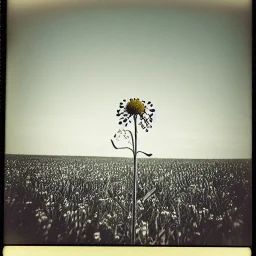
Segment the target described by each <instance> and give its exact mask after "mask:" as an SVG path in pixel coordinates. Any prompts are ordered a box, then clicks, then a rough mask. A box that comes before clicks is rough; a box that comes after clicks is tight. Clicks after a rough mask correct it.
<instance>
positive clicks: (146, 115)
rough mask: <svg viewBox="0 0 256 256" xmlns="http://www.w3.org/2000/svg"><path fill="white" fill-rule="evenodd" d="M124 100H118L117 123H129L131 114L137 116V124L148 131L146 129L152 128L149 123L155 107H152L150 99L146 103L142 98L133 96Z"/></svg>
mask: <svg viewBox="0 0 256 256" xmlns="http://www.w3.org/2000/svg"><path fill="white" fill-rule="evenodd" d="M126 102H127V101H126V100H123V101H122V102H120V105H119V109H118V110H117V114H116V115H117V116H118V117H120V118H119V124H120V125H121V124H124V125H125V126H127V125H128V123H131V120H130V118H131V117H132V116H135V117H137V116H139V117H140V122H139V123H138V124H139V125H140V126H141V128H142V129H146V132H148V129H149V128H152V125H151V123H152V121H153V113H154V112H155V109H153V108H152V107H153V104H152V103H151V101H148V102H147V103H146V102H145V101H144V100H140V99H138V98H133V99H130V101H128V102H127V103H126Z"/></svg>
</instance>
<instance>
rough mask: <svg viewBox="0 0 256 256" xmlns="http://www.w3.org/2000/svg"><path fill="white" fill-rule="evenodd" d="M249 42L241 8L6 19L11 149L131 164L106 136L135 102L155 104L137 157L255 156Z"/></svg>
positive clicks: (105, 11) (113, 11)
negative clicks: (126, 103)
mask: <svg viewBox="0 0 256 256" xmlns="http://www.w3.org/2000/svg"><path fill="white" fill-rule="evenodd" d="M250 36H251V28H250V19H249V15H248V13H244V12H238V11H236V12H232V11H230V12H229V11H227V10H226V11H223V12H221V11H210V10H209V11H202V10H200V9H193V10H192V9H191V10H190V9H182V8H176V9H175V8H173V9H168V8H166V9H161V8H157V9H150V8H149V9H136V8H130V9H124V8H98V9H97V8H95V9H88V8H87V9H86V8H79V10H77V9H72V10H70V11H61V10H59V11H56V10H55V11H52V12H51V11H48V12H46V13H44V14H43V15H42V14H38V15H37V13H35V12H34V13H33V15H31V17H30V16H29V15H27V16H23V17H18V16H15V14H9V15H8V36H7V40H8V45H7V80H6V91H7V95H6V154H33V155H79V156H111V157H132V155H131V152H130V151H128V150H116V149H114V148H113V147H112V145H111V142H110V139H112V138H113V135H114V134H115V133H116V132H117V131H118V130H119V129H120V128H122V127H120V126H119V125H118V117H116V110H117V109H118V106H119V102H120V101H122V100H123V99H130V98H133V97H136V98H140V99H144V100H146V101H149V100H150V101H152V103H153V104H154V106H155V109H156V114H155V118H154V121H153V128H152V129H151V130H150V131H149V132H148V133H146V132H145V131H144V130H142V129H141V128H139V129H138V150H142V151H145V152H147V153H152V154H153V157H156V158H158V157H159V158H251V137H252V135H251V115H252V114H251V108H252V107H251V104H252V102H251V38H250ZM128 128H129V129H131V130H132V131H133V129H134V127H133V126H132V125H130V126H128ZM116 145H117V146H127V142H126V141H125V140H124V141H119V142H116ZM141 157H143V156H141Z"/></svg>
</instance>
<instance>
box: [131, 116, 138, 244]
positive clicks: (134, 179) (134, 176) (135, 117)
mask: <svg viewBox="0 0 256 256" xmlns="http://www.w3.org/2000/svg"><path fill="white" fill-rule="evenodd" d="M133 119H134V152H133V153H134V154H133V157H134V173H133V200H132V201H133V204H132V205H133V208H132V236H131V238H132V241H131V242H132V244H134V245H135V238H136V230H135V225H136V218H137V216H136V215H137V116H136V115H134V116H133Z"/></svg>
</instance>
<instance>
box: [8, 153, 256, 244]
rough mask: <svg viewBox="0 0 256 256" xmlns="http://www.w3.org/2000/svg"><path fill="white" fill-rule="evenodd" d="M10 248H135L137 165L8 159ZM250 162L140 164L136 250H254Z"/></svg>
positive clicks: (106, 160)
mask: <svg viewBox="0 0 256 256" xmlns="http://www.w3.org/2000/svg"><path fill="white" fill-rule="evenodd" d="M5 164H6V167H5V195H4V199H5V208H4V212H5V219H4V225H5V227H4V243H5V244H24V243H25V244H30V243H32V244H111V245H114V244H129V243H130V234H131V230H130V224H131V209H132V208H131V207H132V205H131V202H132V172H133V160H132V159H128V158H127V159H126V158H98V157H67V156H65V157H61V156H21V155H20V156H19V155H7V156H6V160H5ZM251 194H252V191H251V160H178V159H177V160H175V159H143V158H142V159H138V223H137V240H136V241H137V242H136V243H137V244H138V245H145V244H147V245H148V244H151V245H250V244H251V217H252V214H251Z"/></svg>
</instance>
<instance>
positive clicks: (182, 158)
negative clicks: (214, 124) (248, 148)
mask: <svg viewBox="0 0 256 256" xmlns="http://www.w3.org/2000/svg"><path fill="white" fill-rule="evenodd" d="M4 155H5V156H48V157H94V158H95V157H98V158H127V159H133V157H119V156H82V155H39V154H13V153H12V154H6V153H5V154H4ZM138 158H140V157H138ZM142 159H173V160H252V158H250V157H249V158H184V157H181V158H179V157H176V158H174V157H147V158H146V157H142Z"/></svg>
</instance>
